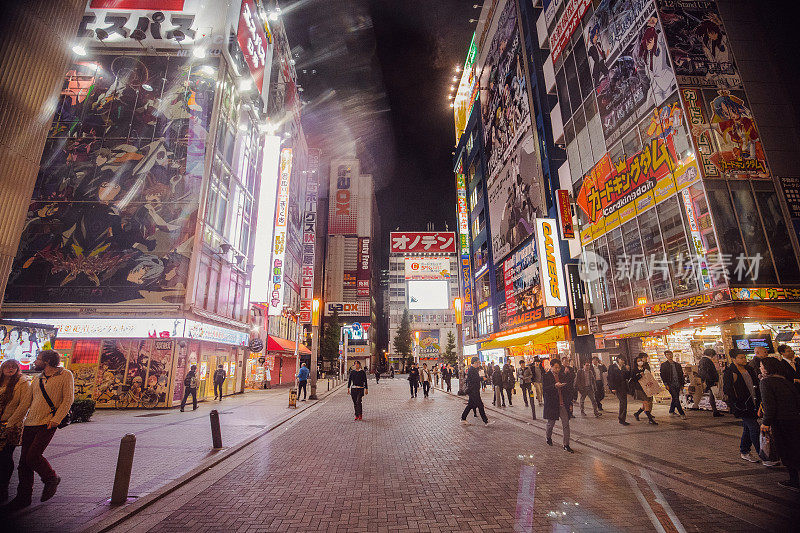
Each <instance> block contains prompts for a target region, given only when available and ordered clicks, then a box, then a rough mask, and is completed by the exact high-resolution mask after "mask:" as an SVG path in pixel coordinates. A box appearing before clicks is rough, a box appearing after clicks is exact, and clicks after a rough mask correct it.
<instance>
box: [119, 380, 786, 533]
mask: <svg viewBox="0 0 800 533" xmlns="http://www.w3.org/2000/svg"><path fill="white" fill-rule="evenodd" d="M407 391H408V388H407V384H406V383H405V382H404V381H403V380H394V381H392V380H386V382H385V383H384V382H381V383H380V384H379V385H377V386H376V385H374V383H371V384H370V393H369V395H368V396H367V397H366V398H365V401H364V420H363V421H360V422H354V421H353V417H352V404H351V402H350V400H349V398H348V397H347V396H346V395H345V394H344V393H343V391H342V392H337V393H335V394H333V395H332V396H331V397H330V398H329V399H328V400H326V402H325V403H324V404H322V405H320V406H319V408H317V409H314V410H310V411H307V412H305V413H303V414H301V415H300V416H298V417H297V418H295V419H293V420H292V421H290V422H288V423H287V424H286V425H284V426H282V427H281V428H280V429H279V430H278V431H275V432H272V433H270V434H268V435H267V436H265V437H262V438H260V439H258V440H257V441H256V442H254V443H253V444H252V445H251V446H248V447H247V448H246V450H243V451H242V452H241V453H240V454H238V455H237V460H236V461H231V462H227V461H226V462H225V463H222V464H221V465H220V468H219V469H217V468H215V469H212V470H210V471H209V472H208V473H207V474H204V475H203V476H200V477H198V478H196V479H195V480H193V481H192V482H191V483H188V484H187V485H185V486H184V487H182V488H181V489H179V490H177V491H176V492H175V493H174V494H171V495H170V496H169V497H165V498H163V499H162V500H160V501H159V502H157V503H155V504H153V505H152V506H150V507H148V508H147V509H145V510H144V511H143V512H142V513H140V514H139V515H137V516H136V517H134V518H133V519H131V520H130V521H129V522H126V523H122V524H120V525H119V526H118V527H117V528H116V529H115V531H126V532H128V531H130V532H134V533H136V532H143V531H154V532H183V531H187V530H191V531H193V532H206V531H209V532H211V531H281V532H283V531H430V532H434V531H637V532H638V531H662V532H665V531H670V532H672V531H679V532H680V531H704V532H705V531H719V532H722V531H725V532H752V531H788V530H791V526H792V524H796V522H792V521H791V520H793V519H794V520H796V518H797V517H796V516H795V515H796V514H797V511H798V506H797V503H798V501H799V500H798V499H797V497H796V495H795V494H794V493H789V492H785V491H784V492H781V493H780V494H777V495H776V496H775V497H774V500H773V501H767V500H765V499H761V496H759V495H757V494H756V495H753V496H752V497H751V500H749V502H750V503H748V505H741V504H738V503H736V502H735V501H732V500H731V499H729V498H727V497H721V496H720V495H719V494H717V493H716V492H714V491H711V490H706V489H705V488H703V487H702V486H698V485H697V484H696V483H695V482H694V478H698V477H705V476H713V477H716V478H720V477H722V478H725V476H720V473H721V471H727V472H728V473H729V475H728V476H727V479H735V478H737V477H742V478H744V479H748V480H751V481H752V485H753V487H754V488H756V489H764V487H765V486H766V484H769V485H770V486H772V485H775V481H776V480H777V479H780V478H781V477H782V476H783V475H784V474H783V473H777V472H771V471H766V470H765V469H764V468H763V467H760V466H757V465H756V466H750V465H749V464H746V463H743V462H734V463H733V464H731V462H730V461H729V460H728V457H729V456H728V455H726V453H727V452H726V451H725V450H727V449H729V448H730V447H731V446H732V445H735V440H736V439H735V437H734V436H732V431H731V429H735V428H727V427H726V426H725V424H726V423H727V422H723V423H719V422H717V421H716V420H715V421H713V423H712V421H711V419H709V420H708V423H709V425H710V426H711V429H710V430H708V431H704V430H702V429H701V428H700V427H699V425H700V424H701V421H700V420H699V419H698V420H697V421H694V420H693V421H690V422H688V423H689V424H697V427H689V428H685V429H682V430H680V431H682V432H683V433H682V436H681V438H680V439H676V438H673V436H672V435H671V433H674V432H678V429H677V428H674V427H671V426H672V425H673V424H664V425H663V426H658V427H656V428H653V429H654V431H655V430H659V431H661V433H660V434H658V433H655V432H654V431H650V428H647V427H645V426H644V425H641V426H631V427H630V428H622V429H627V430H629V431H628V432H627V433H625V434H620V432H619V429H620V428H621V427H620V426H619V425H617V426H616V427H614V426H613V425H612V423H611V422H609V421H608V420H604V419H600V420H595V419H594V418H592V419H591V420H589V419H586V420H583V419H578V420H575V421H574V425H575V429H576V430H578V432H579V433H581V434H582V435H581V436H580V437H579V439H580V440H581V441H582V440H584V439H586V440H587V442H588V441H589V440H590V439H591V437H588V436H587V435H589V434H590V433H591V434H592V435H596V436H597V438H598V439H602V440H604V441H609V440H610V441H611V442H614V443H616V444H614V446H620V449H621V450H624V452H625V453H637V451H638V453H640V455H639V456H638V457H639V460H638V461H629V460H626V459H624V458H620V457H618V456H617V455H614V454H611V453H607V452H604V451H601V450H600V449H599V448H598V447H590V446H589V445H588V444H582V443H576V444H575V446H574V448H575V449H576V453H575V454H574V455H571V454H567V453H566V452H564V451H563V450H561V448H560V447H559V446H553V447H549V446H546V445H545V443H544V438H543V434H542V433H543V432H542V430H541V429H540V428H539V427H538V424H537V423H533V424H528V423H527V422H523V421H521V420H516V419H515V418H513V416H514V413H513V412H512V409H516V407H514V408H509V409H507V411H506V412H507V413H511V414H512V417H509V416H501V415H498V413H497V412H495V411H491V413H490V417H491V418H492V419H493V420H495V421H496V423H495V424H493V425H491V426H489V427H484V426H483V424H482V423H476V422H478V421H476V420H475V419H472V418H470V422H471V424H470V425H469V426H468V427H464V426H462V425H461V424H460V420H459V414H460V412H461V410H462V408H463V405H464V403H463V401H461V399H459V398H457V397H455V396H453V395H448V394H444V393H442V391H439V390H437V391H436V392H435V393H434V394H433V395H432V397H431V398H429V399H423V398H422V396H421V395H420V396H419V397H418V398H416V399H410V398H408V392H407ZM520 411H522V409H520ZM610 414H611V413H609V415H610ZM723 420H725V419H723ZM614 423H615V422H614ZM729 425H730V424H729ZM612 428H613V430H612ZM620 435H622V436H620ZM554 440H556V441H558V440H560V439H554ZM681 440H683V441H688V442H689V445H690V446H691V447H692V449H693V450H695V451H694V452H692V453H686V454H684V452H683V450H682V449H681V448H678V449H676V450H675V451H674V455H675V464H678V465H683V466H682V468H683V470H682V471H681V473H682V474H685V473H686V472H691V471H694V474H693V475H694V478H692V479H687V480H681V479H675V478H674V477H673V476H669V475H663V474H661V473H660V472H658V471H656V470H654V469H653V468H651V464H650V460H649V459H648V458H649V457H650V456H651V454H652V456H653V457H656V456H661V455H667V456H668V455H669V453H668V452H663V451H662V449H664V448H669V447H671V446H674V445H676V444H677V443H679V442H680V441H681ZM604 445H605V444H602V446H604ZM737 459H738V457H737ZM320 473H322V474H320ZM687 481H688V482H687ZM715 482H718V481H717V480H715Z"/></svg>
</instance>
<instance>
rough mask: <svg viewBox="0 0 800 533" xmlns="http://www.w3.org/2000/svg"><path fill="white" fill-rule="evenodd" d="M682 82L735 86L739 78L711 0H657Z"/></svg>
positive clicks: (676, 73)
mask: <svg viewBox="0 0 800 533" xmlns="http://www.w3.org/2000/svg"><path fill="white" fill-rule="evenodd" d="M658 6H659V12H660V13H661V22H662V23H663V25H664V32H665V33H666V38H667V43H668V45H669V51H670V53H671V54H672V61H673V62H674V63H675V75H676V76H677V78H678V83H680V84H681V85H682V86H694V87H721V88H739V87H741V84H742V80H741V77H740V76H739V71H738V69H737V67H736V62H735V61H734V58H733V52H732V51H731V49H730V44H729V43H728V34H727V32H726V31H725V26H724V25H723V24H722V19H721V18H720V15H719V11H718V10H717V4H716V2H715V1H713V0H658Z"/></svg>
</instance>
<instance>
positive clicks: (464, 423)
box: [461, 420, 469, 426]
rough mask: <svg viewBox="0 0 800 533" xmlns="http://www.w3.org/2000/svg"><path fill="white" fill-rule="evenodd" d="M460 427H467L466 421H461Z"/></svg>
mask: <svg viewBox="0 0 800 533" xmlns="http://www.w3.org/2000/svg"><path fill="white" fill-rule="evenodd" d="M461 425H462V426H468V425H469V422H467V421H466V420H462V421H461Z"/></svg>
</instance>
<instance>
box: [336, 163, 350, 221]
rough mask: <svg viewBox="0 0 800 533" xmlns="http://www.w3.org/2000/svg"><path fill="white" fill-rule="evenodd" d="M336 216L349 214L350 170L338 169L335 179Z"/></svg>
mask: <svg viewBox="0 0 800 533" xmlns="http://www.w3.org/2000/svg"><path fill="white" fill-rule="evenodd" d="M336 214H337V215H349V214H350V169H349V168H346V167H340V168H339V173H338V175H337V179H336Z"/></svg>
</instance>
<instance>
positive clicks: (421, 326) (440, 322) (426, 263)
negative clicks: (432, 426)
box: [388, 231, 458, 370]
mask: <svg viewBox="0 0 800 533" xmlns="http://www.w3.org/2000/svg"><path fill="white" fill-rule="evenodd" d="M389 241H390V243H389V300H388V301H389V305H388V311H389V362H390V363H391V364H392V365H394V366H395V368H396V369H398V370H401V369H402V368H404V366H405V365H404V361H403V360H402V355H400V354H397V353H396V352H395V350H394V338H395V335H396V334H397V329H398V328H399V327H400V323H401V321H402V318H403V313H404V312H405V311H406V310H407V311H408V314H409V319H410V322H411V331H412V334H413V335H416V333H417V332H418V333H419V340H418V341H417V339H416V337H415V339H414V343H415V344H416V348H415V350H416V354H415V355H416V357H417V358H418V359H419V361H420V364H421V363H423V362H425V361H426V360H427V362H428V366H430V365H431V364H432V363H434V362H438V359H439V357H440V356H441V353H442V352H443V351H444V349H445V346H446V344H447V338H448V334H449V333H452V334H453V335H455V334H456V323H455V313H454V311H453V299H455V298H457V297H458V275H457V272H458V257H457V255H456V234H455V233H453V232H446V231H439V232H433V231H425V232H419V231H393V232H391V233H390V235H389Z"/></svg>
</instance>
